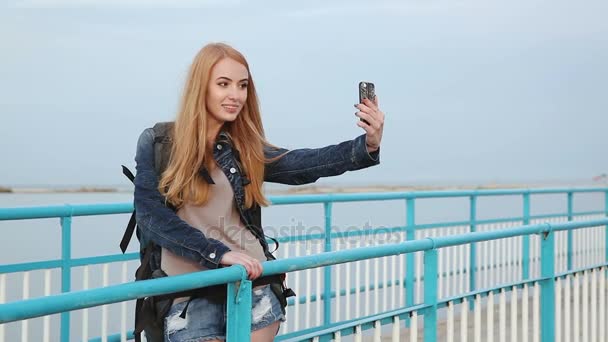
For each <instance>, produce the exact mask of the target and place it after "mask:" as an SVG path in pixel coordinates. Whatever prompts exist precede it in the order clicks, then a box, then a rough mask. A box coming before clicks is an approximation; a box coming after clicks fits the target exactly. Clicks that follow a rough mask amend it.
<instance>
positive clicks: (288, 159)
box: [134, 128, 380, 269]
mask: <svg viewBox="0 0 608 342" xmlns="http://www.w3.org/2000/svg"><path fill="white" fill-rule="evenodd" d="M156 138H157V137H155V133H154V130H153V129H152V128H148V129H146V130H144V131H143V133H142V134H141V136H140V137H139V141H138V143H137V152H136V155H135V162H136V170H137V173H136V176H135V194H134V204H135V211H136V219H137V225H138V231H137V233H138V236H139V238H140V241H141V244H142V246H145V245H146V244H147V241H153V242H154V243H155V244H156V245H157V246H160V247H163V248H166V249H168V250H169V251H171V252H172V253H174V254H176V255H179V256H181V257H184V258H187V259H190V260H193V261H195V262H198V263H199V264H200V265H202V266H204V267H206V268H210V269H213V268H218V267H219V262H220V260H221V258H222V256H223V255H224V254H225V253H226V252H228V251H229V248H228V247H227V246H226V245H224V244H223V243H222V242H220V241H218V240H215V239H211V238H207V237H205V236H204V235H203V233H202V232H201V231H200V230H198V229H196V228H194V227H191V226H190V225H189V224H188V223H186V222H184V221H183V220H182V219H180V218H179V217H178V216H177V214H176V213H175V211H173V210H172V209H171V208H169V207H167V206H166V205H165V198H164V196H162V195H161V193H160V192H159V191H158V182H159V176H158V175H157V173H156V171H155V161H154V155H155V154H154V141H155V139H156ZM264 152H265V155H266V157H267V159H270V158H272V157H275V156H278V155H281V154H283V153H285V152H287V153H286V154H285V155H284V156H283V157H281V158H280V159H278V160H276V161H274V162H270V163H267V164H266V168H265V176H264V180H265V181H267V182H274V183H282V184H292V185H300V184H307V183H313V182H315V181H316V180H317V179H319V178H320V177H329V176H336V175H340V174H343V173H344V172H346V171H353V170H359V169H363V168H366V167H369V166H373V165H377V164H379V163H380V157H379V155H380V151H379V150H378V151H375V152H373V153H368V152H367V148H366V146H365V135H360V136H359V137H357V138H355V139H353V140H349V141H344V142H342V143H339V144H337V145H330V146H327V147H323V148H316V149H295V150H290V151H288V150H286V149H283V148H278V149H273V148H269V147H268V148H266V149H265V151H264ZM237 153H238V152H236V151H234V150H233V148H232V146H231V144H230V140H229V139H228V138H227V135H226V134H224V133H221V134H220V135H219V137H218V139H217V141H216V144H215V148H214V158H215V160H216V161H217V164H218V165H219V166H220V168H221V169H222V170H223V171H224V173H225V174H226V177H227V178H228V180H229V181H230V184H231V185H232V189H233V191H234V198H235V203H236V205H237V209H238V210H239V213H240V215H241V220H242V221H243V223H244V225H245V226H246V227H248V228H250V229H252V232H253V233H254V235H255V236H258V237H260V236H261V237H262V238H261V239H260V241H261V244H262V246H263V248H264V251H265V252H266V253H267V252H268V245H267V244H266V242H265V239H264V238H263V236H264V235H263V232H262V231H261V227H259V228H256V227H254V225H253V224H252V223H251V221H252V215H253V214H252V209H251V208H246V207H245V188H244V187H245V186H246V184H247V180H246V178H245V177H244V175H242V174H241V172H242V170H241V169H240V168H239V165H238V163H237V161H236V158H235V155H236V154H237ZM260 234H261V235H260ZM160 247H158V249H157V250H156V251H154V253H153V255H152V263H153V267H156V268H157V267H160ZM267 254H268V253H267Z"/></svg>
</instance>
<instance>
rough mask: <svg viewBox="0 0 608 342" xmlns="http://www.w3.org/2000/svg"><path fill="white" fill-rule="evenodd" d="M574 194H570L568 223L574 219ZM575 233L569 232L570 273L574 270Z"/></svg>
mask: <svg viewBox="0 0 608 342" xmlns="http://www.w3.org/2000/svg"><path fill="white" fill-rule="evenodd" d="M573 200H574V199H573V194H572V192H568V222H570V221H572V219H573ZM573 234H574V232H573V231H572V229H570V230H568V271H570V270H571V269H572V259H573V256H574V253H573V252H574V238H573Z"/></svg>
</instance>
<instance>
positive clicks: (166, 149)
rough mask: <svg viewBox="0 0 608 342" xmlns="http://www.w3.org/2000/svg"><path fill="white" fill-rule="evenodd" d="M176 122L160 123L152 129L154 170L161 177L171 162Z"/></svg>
mask: <svg viewBox="0 0 608 342" xmlns="http://www.w3.org/2000/svg"><path fill="white" fill-rule="evenodd" d="M174 127H175V123H174V122H159V123H157V124H155V125H154V127H152V129H153V130H154V169H155V170H156V174H157V175H158V176H159V177H160V175H162V174H163V172H164V171H165V170H166V169H167V166H168V165H169V160H171V147H172V145H173V128H174Z"/></svg>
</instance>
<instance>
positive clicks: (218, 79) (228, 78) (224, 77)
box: [217, 76, 249, 82]
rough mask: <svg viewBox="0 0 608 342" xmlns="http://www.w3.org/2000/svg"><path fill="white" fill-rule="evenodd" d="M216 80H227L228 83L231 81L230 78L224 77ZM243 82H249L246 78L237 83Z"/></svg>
mask: <svg viewBox="0 0 608 342" xmlns="http://www.w3.org/2000/svg"><path fill="white" fill-rule="evenodd" d="M217 79H218V80H221V79H225V80H228V81H232V80H231V79H230V78H228V77H224V76H222V77H218V78H217ZM243 81H249V79H247V78H243V79H242V80H240V81H239V82H243Z"/></svg>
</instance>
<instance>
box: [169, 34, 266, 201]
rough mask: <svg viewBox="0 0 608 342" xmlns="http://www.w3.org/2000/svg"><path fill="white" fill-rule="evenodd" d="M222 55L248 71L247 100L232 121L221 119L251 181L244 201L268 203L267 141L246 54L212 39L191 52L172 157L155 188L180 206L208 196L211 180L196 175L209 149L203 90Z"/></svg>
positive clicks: (209, 156) (210, 159)
mask: <svg viewBox="0 0 608 342" xmlns="http://www.w3.org/2000/svg"><path fill="white" fill-rule="evenodd" d="M224 58H231V59H233V60H235V61H237V62H239V63H241V64H243V65H244V66H245V67H246V68H247V71H248V73H249V84H248V86H247V101H246V103H245V105H244V106H243V109H242V110H241V112H240V114H239V115H238V117H237V118H236V120H235V121H234V122H227V123H225V124H224V127H223V130H224V131H226V132H227V133H228V134H229V135H230V137H231V140H232V143H233V148H235V149H236V150H237V151H239V153H240V157H241V165H242V171H243V172H244V173H246V174H247V177H248V178H249V180H250V181H251V183H250V184H249V185H247V186H246V187H245V206H246V207H248V208H250V207H251V206H253V204H256V203H257V204H258V205H267V204H268V201H267V200H266V198H265V196H264V194H263V190H262V184H263V182H264V163H265V158H264V146H265V145H266V146H272V145H271V144H269V143H268V142H267V141H266V138H265V135H264V128H263V127H262V119H261V116H260V107H259V104H258V97H257V94H256V91H255V86H254V84H253V79H252V77H251V72H250V70H249V65H248V64H247V61H246V60H245V57H244V56H243V55H242V54H241V53H240V52H238V51H237V50H235V49H234V48H232V47H231V46H229V45H226V44H223V43H213V44H208V45H206V46H204V47H203V48H202V49H201V50H200V51H199V52H198V54H197V55H196V57H195V58H194V61H193V62H192V65H191V66H190V70H189V72H188V77H187V80H186V84H185V87H184V93H183V95H182V99H181V104H180V109H179V112H178V114H177V119H176V120H175V126H174V130H173V145H172V149H171V158H170V161H169V164H168V166H167V169H166V170H165V171H164V172H163V174H162V176H161V179H160V183H159V190H160V191H161V193H162V194H163V195H165V197H166V199H167V201H168V202H169V203H171V204H172V205H173V206H175V207H177V208H180V207H182V206H183V205H184V204H185V203H186V202H189V203H193V204H195V205H202V204H205V203H206V202H207V200H208V199H209V190H210V189H209V184H207V182H206V181H205V180H204V179H201V178H202V177H200V176H199V170H200V169H201V167H203V166H206V167H207V168H210V167H211V166H212V165H213V163H214V159H213V150H212V147H211V146H208V145H209V144H207V130H208V127H209V126H208V120H207V116H208V113H207V107H206V95H207V88H208V84H209V79H210V77H211V69H212V68H213V67H214V66H215V65H216V64H217V62H219V61H220V60H222V59H224Z"/></svg>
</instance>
